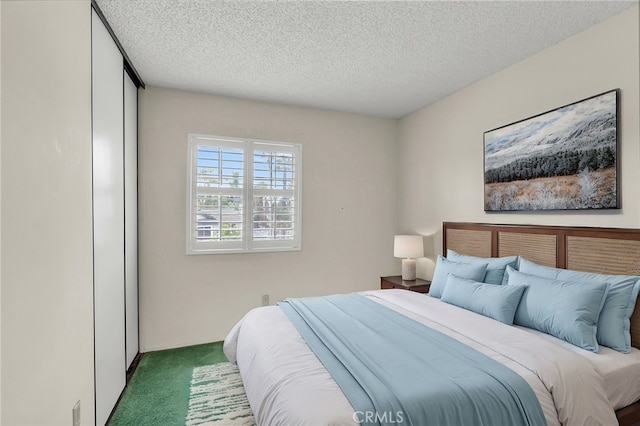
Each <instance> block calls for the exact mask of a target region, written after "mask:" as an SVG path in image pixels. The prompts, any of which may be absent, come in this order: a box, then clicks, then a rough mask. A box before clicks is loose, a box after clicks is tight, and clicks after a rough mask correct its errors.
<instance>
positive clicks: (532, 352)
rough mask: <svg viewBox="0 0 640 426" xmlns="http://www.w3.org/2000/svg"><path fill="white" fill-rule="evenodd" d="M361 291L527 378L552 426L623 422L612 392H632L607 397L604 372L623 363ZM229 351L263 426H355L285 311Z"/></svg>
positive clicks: (237, 332) (243, 331) (258, 312)
mask: <svg viewBox="0 0 640 426" xmlns="http://www.w3.org/2000/svg"><path fill="white" fill-rule="evenodd" d="M362 294H363V295H365V296H367V297H369V298H371V299H372V300H375V301H377V302H378V303H381V304H383V305H385V306H388V307H390V308H391V309H394V310H396V311H398V312H400V313H402V314H404V315H406V316H408V317H410V318H413V319H415V320H416V321H419V322H421V323H423V324H425V325H428V326H429V327H431V328H433V329H435V330H438V331H440V332H442V333H444V334H447V335H449V336H450V337H453V338H455V339H457V340H459V341H461V342H463V343H465V344H467V345H469V346H471V347H473V348H474V349H476V350H478V351H480V352H482V353H484V354H485V355H487V356H489V357H491V358H493V359H495V360H497V361H498V362H501V363H502V364H504V365H505V366H507V367H509V368H511V369H512V370H513V371H515V372H516V373H518V374H520V375H521V376H522V377H523V378H524V379H525V380H526V381H527V383H529V385H530V386H531V388H532V389H533V391H534V392H535V394H536V396H537V397H538V400H539V402H540V406H541V408H542V410H543V412H544V415H545V419H546V420H547V423H548V425H549V426H555V425H560V424H563V425H584V424H594V425H595V424H602V425H608V424H615V423H616V420H615V414H614V412H613V409H612V404H611V403H610V402H609V400H608V395H609V393H611V395H617V394H620V393H624V392H626V390H625V389H623V388H622V387H621V386H618V387H615V386H612V387H611V389H609V391H607V392H605V388H604V376H603V375H601V374H599V372H600V371H608V376H609V377H610V379H609V380H612V381H613V378H614V376H615V377H619V374H620V373H619V370H617V369H616V368H613V367H612V365H614V364H616V363H618V364H620V363H621V361H620V360H618V361H612V362H611V363H609V362H606V361H603V363H602V365H601V366H598V367H596V366H595V364H594V363H593V362H592V361H591V360H590V359H589V355H588V354H587V355H586V356H581V355H585V354H579V353H576V352H575V351H573V350H572V349H571V348H566V347H565V346H564V345H561V344H558V342H557V341H553V340H549V339H547V338H546V337H543V336H539V335H535V334H532V333H529V332H528V330H527V331H523V330H522V329H519V328H517V327H511V326H507V325H505V324H502V323H499V322H497V321H494V320H492V319H490V318H486V317H483V316H480V315H478V314H475V313H473V312H469V311H466V310H464V309H461V308H457V307H455V306H453V305H449V304H446V303H444V302H441V301H439V300H437V299H433V298H430V297H427V296H424V295H421V294H418V293H415V292H410V291H406V290H383V291H370V292H363V293H362ZM224 351H225V354H226V355H227V357H228V358H229V359H230V360H231V361H232V362H237V364H238V367H239V369H240V373H241V375H242V378H243V382H244V385H245V389H246V392H247V397H248V399H249V403H250V404H251V408H252V410H253V411H254V415H255V417H256V421H257V422H258V424H269V425H272V424H308V425H313V424H333V425H343V424H344V425H346V424H350V425H352V424H354V419H353V412H354V411H353V408H352V407H351V405H350V404H349V402H348V401H347V399H346V397H345V396H344V394H343V393H342V391H341V390H340V388H339V387H338V385H337V384H336V383H335V381H334V380H333V379H332V377H331V375H330V374H329V373H328V371H327V370H326V369H325V368H324V367H323V366H322V364H321V363H320V361H319V360H318V359H317V358H316V357H315V355H314V354H313V352H312V351H311V350H310V349H309V347H308V346H307V345H306V343H305V342H304V340H303V339H302V338H301V337H300V335H299V334H298V332H297V330H296V329H295V327H294V326H293V325H292V324H291V322H290V321H289V320H288V318H287V317H286V315H284V313H283V312H282V311H281V310H280V309H279V308H277V307H266V308H257V309H254V310H252V311H250V312H249V313H248V314H247V315H246V316H245V317H244V318H243V319H242V320H241V321H240V322H239V323H238V324H237V325H236V326H235V327H234V328H233V329H232V330H231V332H230V333H229V335H228V336H227V339H225V344H224ZM583 352H584V351H583ZM593 355H595V354H593ZM632 356H635V355H632ZM604 358H605V357H602V358H601V359H604ZM612 358H616V359H618V357H616V356H615V355H612ZM598 362H600V361H598ZM605 364H606V365H605ZM622 364H624V365H627V364H626V363H625V362H623V363H622ZM614 370H617V371H618V372H616V373H615V374H614V373H613V371H614ZM575 395H580V398H576V397H575ZM618 399H620V398H618ZM623 399H624V398H622V399H620V401H618V403H621V401H622V400H623ZM627 399H630V398H629V397H627Z"/></svg>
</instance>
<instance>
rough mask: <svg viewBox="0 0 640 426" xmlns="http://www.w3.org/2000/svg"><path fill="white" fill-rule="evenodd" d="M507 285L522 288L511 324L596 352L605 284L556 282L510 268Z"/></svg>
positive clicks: (508, 268)
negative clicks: (524, 287) (597, 331)
mask: <svg viewBox="0 0 640 426" xmlns="http://www.w3.org/2000/svg"><path fill="white" fill-rule="evenodd" d="M507 271H509V272H508V273H509V283H508V284H509V285H520V286H521V285H525V286H527V288H526V289H525V290H524V293H523V294H522V298H521V299H520V304H519V305H518V309H517V310H516V315H515V318H514V321H513V322H514V323H515V324H518V325H523V326H525V327H529V328H535V329H536V330H540V331H542V332H543V333H547V334H551V335H552V336H556V337H557V338H559V339H563V340H566V341H567V342H569V343H572V344H574V345H576V346H579V347H581V348H583V349H587V350H589V351H592V352H598V350H599V346H598V340H597V339H596V325H597V323H598V316H599V315H600V310H601V309H602V306H603V305H604V301H605V298H606V297H607V290H608V284H606V283H582V282H573V281H558V280H554V279H552V278H544V277H539V276H535V275H527V274H524V273H522V272H518V271H516V270H515V269H513V268H511V267H510V266H509V267H507Z"/></svg>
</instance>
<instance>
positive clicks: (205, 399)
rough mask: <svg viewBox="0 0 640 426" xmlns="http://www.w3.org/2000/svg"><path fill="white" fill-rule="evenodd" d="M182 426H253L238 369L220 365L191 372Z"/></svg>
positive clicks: (230, 364)
mask: <svg viewBox="0 0 640 426" xmlns="http://www.w3.org/2000/svg"><path fill="white" fill-rule="evenodd" d="M189 393H190V395H189V410H188V412H187V417H186V420H185V425H186V426H195V425H230V426H231V425H233V426H253V425H255V424H256V422H255V420H254V418H253V413H252V412H251V407H249V401H247V395H246V394H245V391H244V386H243V385H242V379H241V378H240V372H239V371H238V367H236V366H235V365H234V364H232V363H230V362H220V363H217V364H212V365H205V366H202V367H196V368H194V369H193V373H192V376H191V384H190V392H189Z"/></svg>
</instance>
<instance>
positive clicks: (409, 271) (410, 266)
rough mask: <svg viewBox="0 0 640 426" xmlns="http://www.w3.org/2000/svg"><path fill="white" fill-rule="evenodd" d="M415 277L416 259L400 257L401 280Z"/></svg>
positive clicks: (411, 279)
mask: <svg viewBox="0 0 640 426" xmlns="http://www.w3.org/2000/svg"><path fill="white" fill-rule="evenodd" d="M415 279H416V260H415V259H402V280H403V281H415Z"/></svg>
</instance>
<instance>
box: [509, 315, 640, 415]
mask: <svg viewBox="0 0 640 426" xmlns="http://www.w3.org/2000/svg"><path fill="white" fill-rule="evenodd" d="M516 327H517V328H519V329H521V330H522V331H524V332H527V333H531V334H534V335H536V336H539V337H540V338H542V339H546V340H549V341H552V342H554V343H555V344H557V345H560V346H563V347H565V348H567V349H568V350H570V351H572V352H575V353H576V354H578V355H580V356H582V357H584V358H586V359H588V360H589V361H591V362H592V363H593V364H594V365H595V367H596V370H597V371H598V372H599V373H600V375H601V376H602V378H603V379H604V389H605V392H606V394H607V398H608V399H609V402H610V403H611V405H612V406H613V408H614V409H615V410H618V409H620V408H623V407H626V406H627V405H631V404H633V403H634V402H636V401H638V400H640V349H637V348H633V347H632V348H631V352H629V353H628V354H623V353H620V352H617V351H614V350H613V349H611V348H607V347H606V346H600V351H599V352H598V353H597V354H596V353H593V352H591V351H587V350H584V349H582V348H579V347H577V346H575V345H572V344H571V343H569V342H565V341H564V340H560V339H558V338H556V337H553V336H550V335H548V334H545V333H542V332H541V331H538V330H532V329H530V328H525V327H520V326H516Z"/></svg>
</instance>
